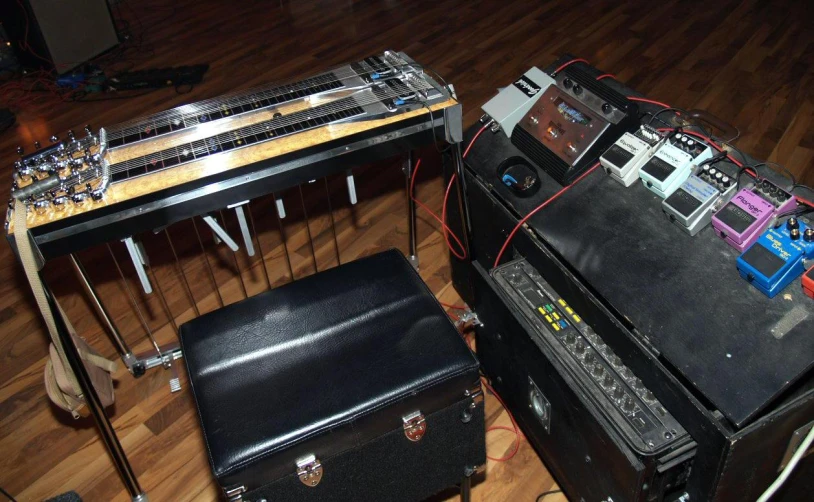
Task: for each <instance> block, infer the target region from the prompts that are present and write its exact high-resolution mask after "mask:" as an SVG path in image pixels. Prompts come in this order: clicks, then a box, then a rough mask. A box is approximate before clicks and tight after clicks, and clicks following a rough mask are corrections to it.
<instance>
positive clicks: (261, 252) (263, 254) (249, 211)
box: [246, 203, 271, 289]
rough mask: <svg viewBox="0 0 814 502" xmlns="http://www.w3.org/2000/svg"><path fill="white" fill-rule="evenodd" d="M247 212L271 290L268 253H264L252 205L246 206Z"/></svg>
mask: <svg viewBox="0 0 814 502" xmlns="http://www.w3.org/2000/svg"><path fill="white" fill-rule="evenodd" d="M246 211H247V212H248V213H249V223H251V225H252V228H251V229H252V232H254V238H255V239H257V249H258V250H259V251H260V263H262V264H263V272H265V275H266V284H267V285H268V287H269V289H271V277H270V276H269V269H268V266H266V253H265V252H263V244H261V243H260V233H259V232H258V231H257V225H255V224H254V216H252V206H251V203H249V204H246Z"/></svg>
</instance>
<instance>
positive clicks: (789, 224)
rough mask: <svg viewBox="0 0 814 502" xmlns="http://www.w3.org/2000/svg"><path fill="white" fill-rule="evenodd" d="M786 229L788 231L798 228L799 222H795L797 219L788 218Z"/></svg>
mask: <svg viewBox="0 0 814 502" xmlns="http://www.w3.org/2000/svg"><path fill="white" fill-rule="evenodd" d="M786 227H787V228H788V229H789V230H794V229H797V228H800V222H799V221H797V218H795V217H793V216H792V217H791V218H789V221H787V222H786Z"/></svg>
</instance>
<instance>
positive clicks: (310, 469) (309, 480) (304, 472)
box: [297, 453, 322, 488]
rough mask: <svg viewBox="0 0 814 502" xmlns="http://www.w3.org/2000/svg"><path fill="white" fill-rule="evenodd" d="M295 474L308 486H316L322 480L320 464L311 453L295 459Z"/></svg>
mask: <svg viewBox="0 0 814 502" xmlns="http://www.w3.org/2000/svg"><path fill="white" fill-rule="evenodd" d="M297 476H298V477H299V478H300V481H301V482H302V484H304V485H305V486H307V487H309V488H313V487H315V486H317V485H318V484H319V482H320V481H321V480H322V464H321V463H320V462H319V459H318V458H317V457H316V456H315V455H314V454H313V453H312V454H310V455H308V456H306V457H303V458H301V459H299V460H297Z"/></svg>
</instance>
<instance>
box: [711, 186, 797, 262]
mask: <svg viewBox="0 0 814 502" xmlns="http://www.w3.org/2000/svg"><path fill="white" fill-rule="evenodd" d="M796 205H797V199H796V198H795V197H794V196H793V195H791V194H790V193H789V192H787V191H785V190H783V189H782V188H780V187H778V186H777V185H775V184H774V183H772V182H770V181H768V180H763V181H762V182H760V183H759V184H757V185H754V186H751V187H747V188H744V189H743V190H741V191H740V192H738V193H737V194H735V196H734V197H732V200H730V201H729V202H728V203H727V204H726V205H725V206H724V207H723V208H721V210H720V211H718V212H717V213H715V214H714V215H713V216H712V228H714V229H715V233H716V234H718V236H719V237H721V238H722V239H723V240H725V241H726V242H727V244H729V245H730V246H732V247H733V248H735V249H737V250H738V251H741V252H743V251H744V250H745V249H746V248H748V247H749V246H751V245H752V243H754V242H755V241H756V240H757V238H758V237H760V234H762V233H763V231H764V230H765V229H766V227H768V226H769V225H770V224H772V223H773V222H774V219H775V216H777V215H778V214H781V213H785V212H787V211H790V210H792V209H794V207H795V206H796Z"/></svg>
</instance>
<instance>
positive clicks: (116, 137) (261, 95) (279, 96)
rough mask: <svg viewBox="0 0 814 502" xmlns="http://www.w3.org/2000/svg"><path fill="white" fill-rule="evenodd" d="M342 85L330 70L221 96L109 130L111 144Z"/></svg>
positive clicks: (275, 103) (233, 114)
mask: <svg viewBox="0 0 814 502" xmlns="http://www.w3.org/2000/svg"><path fill="white" fill-rule="evenodd" d="M341 87H343V84H342V82H341V81H340V80H339V78H338V77H337V76H336V75H335V74H333V73H328V74H326V75H322V76H320V77H314V78H308V79H305V80H302V81H300V82H297V83H295V84H288V85H284V86H280V87H276V88H274V89H268V90H264V91H258V92H253V93H251V94H247V95H243V96H235V97H231V98H225V99H223V100H218V101H219V102H218V103H215V104H207V105H206V106H203V105H202V106H200V108H201V109H202V110H200V111H193V112H190V113H181V112H180V111H170V112H168V113H167V114H165V115H164V116H162V117H160V118H155V119H147V120H145V121H143V122H141V123H139V124H138V125H133V126H128V127H127V128H124V129H121V130H111V131H108V132H107V147H108V148H116V147H119V146H124V145H129V144H132V143H136V142H138V141H142V140H145V139H150V138H154V137H156V136H161V135H163V134H167V133H170V132H174V131H180V130H183V129H187V128H190V127H194V126H197V125H199V124H203V123H206V122H211V121H213V120H218V119H222V118H228V117H232V116H235V115H240V114H242V113H248V112H251V111H255V110H260V109H262V108H267V107H270V106H275V105H279V104H283V103H287V102H290V101H294V100H296V99H300V98H304V97H306V96H311V95H313V94H317V93H320V92H325V91H330V90H334V89H339V88H341Z"/></svg>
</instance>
